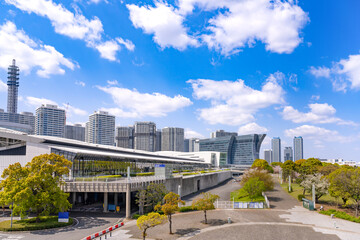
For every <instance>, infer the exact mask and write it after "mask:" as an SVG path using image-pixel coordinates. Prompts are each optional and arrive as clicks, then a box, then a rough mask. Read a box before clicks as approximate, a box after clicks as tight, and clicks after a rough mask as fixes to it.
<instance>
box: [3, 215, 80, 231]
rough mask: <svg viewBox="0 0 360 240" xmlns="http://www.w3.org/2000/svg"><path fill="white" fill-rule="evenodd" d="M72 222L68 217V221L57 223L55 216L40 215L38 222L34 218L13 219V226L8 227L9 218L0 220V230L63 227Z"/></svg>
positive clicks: (32, 229)
mask: <svg viewBox="0 0 360 240" xmlns="http://www.w3.org/2000/svg"><path fill="white" fill-rule="evenodd" d="M72 224H73V219H72V218H69V222H68V223H61V222H60V223H59V222H58V217H57V216H44V217H40V222H38V223H37V222H36V218H30V219H25V220H14V221H13V227H12V229H11V228H10V220H6V221H2V222H1V223H0V231H34V230H42V229H49V228H57V227H64V226H68V225H72Z"/></svg>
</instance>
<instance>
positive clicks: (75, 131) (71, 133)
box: [65, 124, 85, 141]
mask: <svg viewBox="0 0 360 240" xmlns="http://www.w3.org/2000/svg"><path fill="white" fill-rule="evenodd" d="M65 138H69V139H74V140H79V141H85V127H83V126H82V125H81V124H74V125H65Z"/></svg>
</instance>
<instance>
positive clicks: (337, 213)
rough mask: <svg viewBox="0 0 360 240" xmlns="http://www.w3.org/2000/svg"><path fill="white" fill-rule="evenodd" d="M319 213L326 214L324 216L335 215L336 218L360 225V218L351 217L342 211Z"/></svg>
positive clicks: (332, 210) (330, 210)
mask: <svg viewBox="0 0 360 240" xmlns="http://www.w3.org/2000/svg"><path fill="white" fill-rule="evenodd" d="M319 213H321V214H324V215H329V216H330V215H331V214H334V216H335V217H337V218H341V219H345V220H348V221H351V222H356V223H360V217H354V216H351V215H349V214H347V213H345V212H341V211H336V210H335V209H329V210H326V211H320V212H319Z"/></svg>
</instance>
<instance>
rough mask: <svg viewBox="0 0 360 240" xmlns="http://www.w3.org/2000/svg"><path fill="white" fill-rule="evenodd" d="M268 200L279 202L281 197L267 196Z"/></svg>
mask: <svg viewBox="0 0 360 240" xmlns="http://www.w3.org/2000/svg"><path fill="white" fill-rule="evenodd" d="M268 200H269V202H280V201H282V200H283V199H282V198H280V197H268Z"/></svg>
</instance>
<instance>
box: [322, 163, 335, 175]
mask: <svg viewBox="0 0 360 240" xmlns="http://www.w3.org/2000/svg"><path fill="white" fill-rule="evenodd" d="M338 168H339V166H336V165H334V164H331V163H328V164H325V165H323V166H322V167H320V168H319V173H321V174H322V175H324V176H329V175H330V174H331V173H332V172H334V171H336V170H337V169H338Z"/></svg>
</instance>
